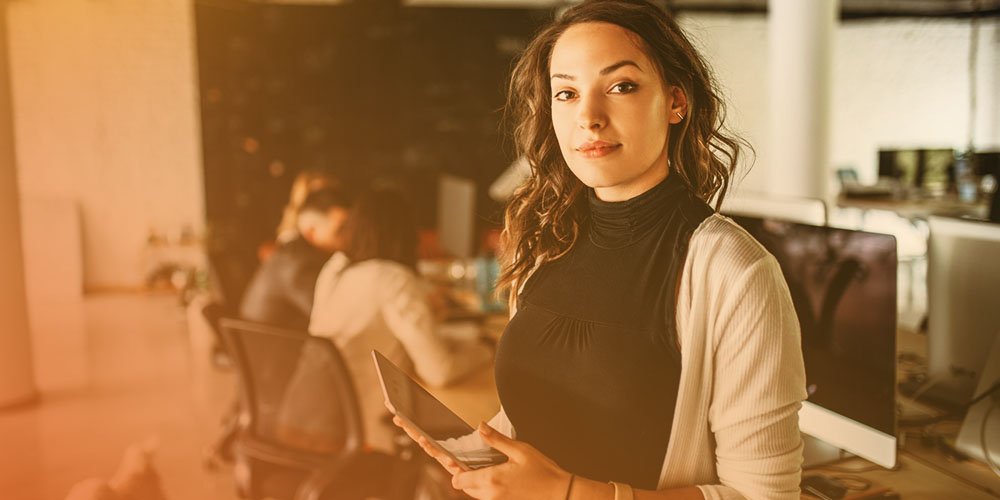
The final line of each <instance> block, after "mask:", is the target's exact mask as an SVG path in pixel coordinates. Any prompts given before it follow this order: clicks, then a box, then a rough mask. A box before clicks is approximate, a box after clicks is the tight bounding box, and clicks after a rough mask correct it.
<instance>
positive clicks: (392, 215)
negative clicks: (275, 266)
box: [309, 189, 491, 452]
mask: <svg viewBox="0 0 1000 500" xmlns="http://www.w3.org/2000/svg"><path fill="white" fill-rule="evenodd" d="M341 237H342V242H341V243H342V245H343V248H344V251H343V252H339V253H336V254H334V255H333V257H331V258H330V260H329V261H328V262H327V263H326V265H325V266H323V270H322V271H321V272H320V275H319V279H318V280H317V282H316V295H315V299H314V304H313V310H312V318H311V320H310V323H309V331H310V333H312V334H313V335H319V336H324V337H329V338H331V339H332V340H333V342H334V343H335V344H336V345H337V347H338V348H339V349H340V351H341V354H342V355H343V357H344V360H345V361H346V363H347V365H348V369H349V370H350V372H351V375H352V377H353V379H354V386H355V387H356V388H357V394H358V400H359V403H360V405H361V414H362V419H363V423H364V426H365V435H366V439H367V444H368V445H369V446H371V447H372V448H375V449H378V450H381V451H385V452H390V451H392V450H393V444H392V437H393V432H392V429H391V427H392V426H391V425H389V426H387V425H386V424H385V423H384V422H385V420H384V419H383V417H384V416H385V415H387V411H386V409H385V406H383V397H382V390H381V389H380V387H379V383H378V376H377V374H376V373H375V369H374V367H373V366H372V361H371V351H372V349H377V350H378V351H379V352H381V353H382V354H384V355H385V356H386V357H388V358H389V359H390V360H392V361H393V362H395V363H397V364H399V365H400V366H412V367H413V369H414V371H415V372H416V373H417V375H418V376H420V378H421V379H423V381H424V382H425V383H427V384H429V385H432V386H443V385H447V384H449V383H451V382H453V381H455V380H457V379H459V378H461V377H463V376H465V375H467V374H469V373H471V372H472V371H474V370H476V369H479V368H481V367H483V366H485V365H486V363H487V362H488V361H489V359H490V356H491V349H490V348H489V347H488V346H487V345H485V344H480V343H457V342H449V341H447V340H446V339H444V338H442V337H441V336H439V335H438V334H437V332H436V331H435V320H434V317H433V314H432V312H431V308H430V306H429V304H428V300H427V294H426V293H425V291H424V289H423V288H422V287H421V283H420V281H419V279H418V278H417V275H416V274H415V268H416V263H417V229H416V226H415V223H414V220H413V211H412V210H411V209H410V207H409V205H408V204H407V203H406V201H405V199H404V198H403V196H402V194H401V193H399V192H397V191H392V190H385V189H383V190H377V191H368V192H366V193H364V194H363V195H361V197H360V198H359V199H358V200H357V201H356V202H355V205H354V206H353V207H352V208H351V212H350V214H349V215H348V218H347V222H346V223H345V225H344V227H343V230H342V234H341Z"/></svg>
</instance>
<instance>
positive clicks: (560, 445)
mask: <svg viewBox="0 0 1000 500" xmlns="http://www.w3.org/2000/svg"><path fill="white" fill-rule="evenodd" d="M588 205H589V207H590V217H589V219H588V220H587V221H585V224H584V226H583V231H582V232H581V236H580V238H579V239H578V240H577V242H576V244H575V245H574V246H573V248H571V249H570V251H569V252H568V253H567V254H566V255H564V256H563V257H561V258H559V259H557V260H555V261H553V262H549V263H547V264H544V265H543V266H541V267H540V268H539V269H538V270H537V271H536V272H535V274H534V275H532V276H531V278H530V279H529V280H528V281H527V283H526V284H525V287H524V289H523V290H522V292H521V294H520V295H519V296H518V300H517V303H518V311H517V314H516V315H515V316H514V317H513V318H511V321H510V323H509V324H508V325H507V329H506V330H505V332H504V334H503V337H502V338H501V340H500V344H499V346H498V350H497V360H496V381H497V389H498V391H499V395H500V401H501V403H502V404H503V407H504V410H505V412H506V413H507V416H508V418H509V419H510V421H511V423H512V424H513V425H514V429H515V430H516V432H517V438H518V439H519V440H522V441H525V442H527V443H530V444H531V445H533V446H534V447H536V448H538V449H539V450H540V451H541V452H542V453H544V454H545V455H546V456H548V457H549V458H551V459H553V460H555V461H556V463H558V464H559V465H560V466H561V467H563V468H564V469H566V470H568V471H570V472H572V473H575V474H578V475H581V476H584V477H588V478H590V479H595V480H601V481H618V482H624V483H628V484H632V485H635V486H637V487H641V488H648V489H655V488H656V486H657V482H658V481H659V477H660V469H661V467H662V465H663V460H664V457H665V456H666V451H667V443H668V442H669V440H670V427H671V423H672V422H673V416H674V406H675V404H676V401H677V389H678V383H679V379H680V369H681V364H680V356H679V353H678V349H677V342H676V340H675V339H676V321H675V314H674V313H675V303H676V295H677V290H678V285H679V282H680V281H679V278H680V273H681V271H682V269H683V265H684V259H685V256H686V253H687V245H688V241H689V240H690V238H691V234H692V232H693V231H694V230H695V228H697V227H698V225H699V224H701V222H702V221H703V220H705V218H707V217H708V216H709V215H711V214H712V210H711V208H710V207H709V206H708V205H706V204H705V203H704V202H702V201H701V200H699V199H698V198H697V197H696V196H694V194H692V193H691V191H690V190H689V189H688V188H687V187H686V185H685V184H684V182H683V181H682V180H681V179H680V177H679V176H678V175H676V174H671V175H669V176H668V177H667V178H666V179H665V180H664V181H663V182H661V183H660V184H659V185H657V186H656V187H654V188H652V189H650V190H649V191H647V192H645V193H643V194H641V195H639V196H637V197H635V198H632V199H630V200H627V201H623V202H604V201H601V200H599V199H597V197H596V196H595V195H594V192H593V190H591V191H590V195H589V200H588Z"/></svg>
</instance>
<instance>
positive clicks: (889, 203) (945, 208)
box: [837, 195, 990, 220]
mask: <svg viewBox="0 0 1000 500" xmlns="http://www.w3.org/2000/svg"><path fill="white" fill-rule="evenodd" d="M837 207H838V208H857V209H860V210H884V211H887V212H895V213H896V214H899V216H900V217H904V218H906V219H910V220H914V219H919V220H927V219H928V218H929V217H930V216H931V215H943V216H953V217H974V218H978V219H986V218H987V217H988V215H989V209H990V207H989V204H988V203H987V202H986V201H978V202H975V203H969V202H964V201H959V199H958V197H957V196H955V195H945V196H943V197H941V198H924V199H913V200H896V199H892V198H847V197H844V196H839V197H838V198H837Z"/></svg>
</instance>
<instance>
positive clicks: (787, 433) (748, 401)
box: [699, 255, 806, 500]
mask: <svg viewBox="0 0 1000 500" xmlns="http://www.w3.org/2000/svg"><path fill="white" fill-rule="evenodd" d="M734 278H735V279H733V280H728V279H727V280H723V279H721V277H716V278H715V279H710V280H709V281H710V282H713V281H714V282H716V283H717V284H718V285H719V290H720V293H719V295H718V296H719V299H718V301H717V302H716V306H715V309H716V310H713V311H708V314H710V315H715V316H714V318H715V319H714V322H713V323H712V324H713V325H714V327H713V328H712V332H710V333H709V335H710V338H711V339H714V344H713V347H714V350H715V359H714V373H713V374H712V375H713V383H712V400H711V401H712V402H711V406H710V407H709V415H708V420H709V422H708V423H709V425H710V427H711V431H712V433H713V435H714V438H715V444H716V447H715V456H716V472H717V474H718V477H719V482H720V484H718V485H701V486H699V488H700V489H701V491H702V493H703V494H704V496H705V498H707V499H709V500H716V499H743V498H746V499H758V498H768V499H798V498H799V480H800V477H801V472H802V469H801V466H802V438H801V435H800V433H799V427H798V411H799V408H800V406H801V401H802V400H803V399H805V396H806V394H805V368H804V366H803V362H802V348H801V345H800V334H799V324H798V319H797V317H796V315H795V309H794V307H793V305H792V301H791V298H790V296H789V293H788V287H787V286H786V284H785V281H784V277H783V276H782V274H781V269H780V268H779V266H778V263H777V261H775V260H774V257H772V256H771V255H766V256H764V257H762V258H760V259H758V260H757V261H756V262H754V263H753V264H751V265H750V266H748V267H747V268H746V270H745V271H744V272H743V273H742V276H737V277H734ZM723 281H725V283H723Z"/></svg>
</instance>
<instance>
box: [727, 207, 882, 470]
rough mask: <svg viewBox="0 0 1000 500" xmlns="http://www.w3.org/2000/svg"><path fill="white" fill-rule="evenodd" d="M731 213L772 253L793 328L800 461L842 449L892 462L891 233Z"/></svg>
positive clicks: (836, 454) (820, 459)
mask: <svg viewBox="0 0 1000 500" xmlns="http://www.w3.org/2000/svg"><path fill="white" fill-rule="evenodd" d="M733 219H734V220H735V221H736V222H737V223H738V224H740V225H741V226H742V227H743V228H744V229H746V230H747V231H748V232H749V233H750V234H751V235H753V237H754V238H756V239H757V241H759V242H760V243H761V244H762V245H764V247H765V248H767V250H768V251H769V252H771V254H772V255H774V256H775V258H776V259H777V260H778V264H779V265H780V266H781V271H782V274H783V275H784V276H785V281H786V282H787V283H788V288H789V291H790V292H791V295H792V302H793V304H794V305H795V312H796V315H797V316H798V318H799V323H800V325H801V327H802V357H803V359H804V360H805V367H806V384H807V387H806V390H807V392H808V400H807V401H806V402H805V403H803V406H802V410H801V411H800V412H799V427H800V428H801V429H802V432H803V433H804V434H807V436H805V437H806V454H805V455H806V456H805V460H806V465H807V466H809V465H817V464H820V463H824V462H830V461H835V460H837V459H839V458H840V457H841V456H842V452H841V450H844V451H847V452H850V453H853V454H855V455H857V456H860V457H863V458H865V459H868V460H870V461H872V462H874V463H876V464H878V465H881V466H883V467H887V468H891V467H893V466H895V464H896V413H895V411H896V408H895V406H896V392H895V386H896V265H897V262H896V239H895V238H894V237H892V236H890V235H886V234H876V233H868V232H863V231H851V230H846V229H836V228H831V227H822V226H813V225H808V224H798V223H794V222H787V221H780V220H775V219H764V218H758V217H741V216H734V217H733ZM810 436H811V437H812V438H815V439H810Z"/></svg>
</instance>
